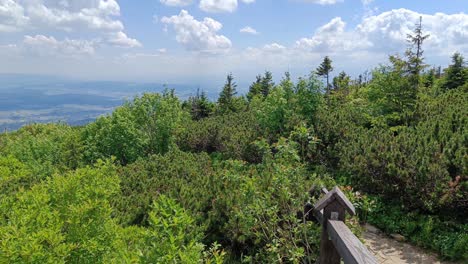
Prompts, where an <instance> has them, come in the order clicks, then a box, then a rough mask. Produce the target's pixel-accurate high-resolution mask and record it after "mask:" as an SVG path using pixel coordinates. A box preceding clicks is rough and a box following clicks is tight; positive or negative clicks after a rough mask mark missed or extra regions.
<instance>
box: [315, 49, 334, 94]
mask: <svg viewBox="0 0 468 264" xmlns="http://www.w3.org/2000/svg"><path fill="white" fill-rule="evenodd" d="M332 71H333V67H332V60H331V59H330V58H329V57H328V56H325V58H324V59H323V62H322V64H320V66H319V67H318V68H317V70H316V73H317V75H318V76H321V77H324V78H326V80H327V87H326V92H327V94H330V72H332Z"/></svg>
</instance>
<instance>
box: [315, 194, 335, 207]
mask: <svg viewBox="0 0 468 264" xmlns="http://www.w3.org/2000/svg"><path fill="white" fill-rule="evenodd" d="M335 199H336V197H335V192H333V191H331V192H328V193H326V194H325V195H324V196H323V197H322V198H321V199H320V200H318V201H317V202H316V203H315V204H314V209H315V210H317V211H320V210H322V209H323V208H325V207H326V206H327V205H328V204H330V203H332V202H333V201H334V200H335Z"/></svg>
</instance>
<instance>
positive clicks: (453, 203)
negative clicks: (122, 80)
mask: <svg viewBox="0 0 468 264" xmlns="http://www.w3.org/2000/svg"><path fill="white" fill-rule="evenodd" d="M415 37H419V38H421V37H422V36H421V35H419V36H418V35H415ZM414 43H416V44H417V42H414ZM421 43H422V42H421ZM421 43H420V44H421ZM416 44H415V45H416ZM419 52H420V51H419V45H418V47H417V49H416V46H414V47H413V49H409V50H408V52H407V53H406V54H405V56H402V57H399V56H396V55H395V56H390V57H389V61H388V62H385V63H384V62H383V64H382V65H381V66H379V67H377V68H375V69H374V70H373V71H372V72H371V73H369V74H367V75H361V76H359V77H358V78H355V79H354V78H351V77H350V76H349V75H347V74H346V73H345V72H341V73H338V74H336V77H334V78H331V77H330V76H332V73H333V66H334V65H333V61H332V59H333V58H328V57H326V58H325V59H324V61H323V63H322V65H320V67H319V68H318V69H311V74H310V75H309V76H305V77H303V78H299V79H298V80H292V79H291V78H290V75H289V73H285V75H284V76H283V78H282V80H281V81H280V82H279V83H274V82H273V76H272V74H271V73H270V72H268V71H267V72H265V73H264V74H261V75H259V76H258V77H257V78H256V80H255V81H254V82H253V83H252V85H251V86H250V89H249V92H248V94H246V95H240V94H237V92H236V82H235V79H234V76H233V75H232V74H229V75H228V76H227V80H226V84H225V86H224V87H223V89H222V92H221V93H220V95H219V99H218V100H217V101H216V102H212V101H210V100H208V98H207V96H206V95H205V93H204V92H202V91H201V92H198V93H197V94H196V95H195V96H193V97H191V98H189V99H188V100H186V101H181V100H180V99H179V98H177V96H175V92H174V91H173V90H167V91H166V92H164V93H163V94H144V95H143V96H141V97H136V98H135V99H134V100H131V101H128V102H127V103H125V104H124V105H123V106H121V107H119V108H117V109H116V110H115V111H114V112H113V113H112V114H109V115H106V116H102V117H100V118H98V119H97V120H96V121H95V122H93V123H90V124H88V125H86V126H80V127H71V126H68V125H66V124H60V123H59V124H45V125H42V124H31V125H28V126H25V127H23V128H21V129H19V130H18V131H15V132H8V133H3V134H1V135H0V263H138V262H141V263H199V262H204V263H224V262H227V263H239V262H245V263H314V261H315V259H316V257H317V254H318V240H319V236H320V232H319V226H318V225H317V224H316V223H313V222H303V219H302V217H301V212H302V210H303V206H304V204H305V203H307V202H313V201H315V200H316V199H317V197H318V195H319V194H320V193H319V191H318V190H319V188H320V187H321V186H326V187H332V186H334V185H340V186H343V187H344V188H343V189H345V190H346V194H347V196H348V197H349V198H350V199H351V200H352V202H353V203H354V204H355V206H356V207H357V212H358V215H357V217H355V218H354V219H351V220H350V221H349V223H350V225H351V227H352V230H354V231H355V232H356V233H357V234H359V232H360V227H359V222H365V221H369V222H370V223H373V224H375V225H377V226H378V227H380V228H382V229H383V230H384V231H386V232H389V233H400V234H403V235H404V236H405V237H407V238H408V239H409V240H410V241H412V242H413V243H415V244H417V245H420V246H422V247H425V248H429V249H431V250H433V251H436V252H437V253H438V254H439V255H440V256H441V258H445V259H450V260H461V261H466V260H468V223H467V222H466V219H467V216H468V198H467V197H468V181H467V180H468V168H467V166H468V153H467V145H468V130H467V128H468V124H467V118H468V68H467V66H466V63H465V61H464V59H463V57H462V55H461V54H458V53H456V54H454V55H453V57H452V63H451V65H450V66H449V67H448V68H446V69H441V68H431V67H428V66H427V65H425V64H424V61H423V58H422V52H421V53H419ZM311 187H312V189H311Z"/></svg>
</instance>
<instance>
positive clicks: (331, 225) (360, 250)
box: [327, 220, 378, 264]
mask: <svg viewBox="0 0 468 264" xmlns="http://www.w3.org/2000/svg"><path fill="white" fill-rule="evenodd" d="M327 231H328V235H329V236H330V239H331V241H332V242H333V245H334V246H335V248H336V250H337V251H338V253H339V254H340V256H341V257H342V258H343V261H344V263H345V264H377V263H378V262H377V260H376V259H375V257H374V256H373V255H372V254H371V253H370V251H369V250H368V249H367V247H366V246H364V245H363V244H362V243H361V241H359V239H358V238H357V237H356V236H355V235H354V234H353V233H352V232H351V230H349V228H348V227H347V226H346V225H345V223H344V222H342V221H335V220H328V223H327Z"/></svg>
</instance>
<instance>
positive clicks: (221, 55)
mask: <svg viewBox="0 0 468 264" xmlns="http://www.w3.org/2000/svg"><path fill="white" fill-rule="evenodd" d="M467 12H468V1H467V0H450V1H448V0H445V1H442V0H411V1H408V0H0V73H21V74H38V75H53V76H64V77H68V78H73V79H79V80H115V81H135V82H138V81H141V82H161V83H163V82H164V83H187V84H188V83H190V84H196V83H209V84H216V85H218V84H222V83H223V82H224V79H225V76H226V74H228V73H230V72H232V73H233V74H234V76H235V77H236V79H237V80H238V82H239V83H249V82H252V81H253V80H254V79H255V76H256V75H257V74H259V73H262V72H264V71H265V70H269V71H272V72H273V74H274V76H275V77H276V79H279V78H281V75H282V74H283V73H284V72H285V71H290V72H291V74H292V76H293V77H299V76H303V75H306V74H308V73H309V72H310V71H312V70H314V69H315V68H316V67H317V66H318V64H319V63H320V62H321V60H322V59H323V57H324V56H330V58H331V59H332V60H333V65H334V69H335V70H334V73H335V74H337V73H338V72H340V71H346V72H347V73H349V74H351V75H353V76H356V75H358V74H360V73H362V72H364V71H366V70H372V68H375V67H377V66H378V65H379V64H382V63H386V61H387V57H388V55H391V54H403V53H404V51H405V49H406V48H407V43H406V41H405V39H406V35H407V34H408V33H410V32H411V30H412V29H413V28H414V25H415V23H416V22H417V21H418V19H419V17H420V16H422V24H423V30H424V31H425V32H426V33H428V34H430V37H429V39H427V41H426V42H425V43H424V49H425V54H424V55H425V57H426V58H427V60H426V61H427V63H429V64H430V65H437V66H438V65H442V66H446V65H448V63H449V62H450V56H451V54H453V53H454V52H456V51H458V52H461V53H462V54H463V55H468V14H467Z"/></svg>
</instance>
